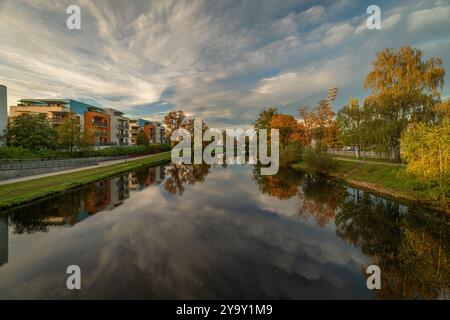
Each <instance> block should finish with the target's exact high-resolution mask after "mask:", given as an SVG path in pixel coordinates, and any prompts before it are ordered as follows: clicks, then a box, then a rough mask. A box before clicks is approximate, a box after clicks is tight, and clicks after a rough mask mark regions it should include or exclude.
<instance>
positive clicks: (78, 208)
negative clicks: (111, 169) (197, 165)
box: [0, 166, 165, 266]
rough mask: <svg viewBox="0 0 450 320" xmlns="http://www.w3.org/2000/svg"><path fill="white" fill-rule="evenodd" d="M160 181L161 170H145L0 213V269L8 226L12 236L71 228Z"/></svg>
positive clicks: (6, 250) (4, 258)
mask: <svg viewBox="0 0 450 320" xmlns="http://www.w3.org/2000/svg"><path fill="white" fill-rule="evenodd" d="M164 177H165V166H158V167H154V168H145V169H142V170H139V171H137V172H133V173H130V174H126V175H123V176H119V177H113V178H107V179H103V180H101V181H98V182H95V183H92V184H90V185H89V186H86V187H84V188H80V189H77V190H73V191H70V192H67V193H64V194H61V195H57V196H54V197H50V198H47V199H44V200H42V201H38V202H35V203H33V204H31V205H29V206H26V207H19V208H17V209H12V210H9V211H7V212H4V213H0V266H2V265H4V264H6V263H7V262H8V256H9V233H8V232H9V225H10V226H11V228H12V232H13V233H16V234H22V233H33V232H47V231H49V228H50V227H61V226H73V225H75V224H77V223H79V222H81V221H83V220H85V219H86V218H88V217H90V216H92V215H94V214H96V213H98V212H102V211H111V210H113V209H115V208H116V207H118V206H120V205H122V204H123V203H124V201H126V200H127V199H129V198H130V191H141V190H144V189H145V188H147V187H149V186H151V185H155V184H159V183H161V182H162V181H163V180H164ZM8 221H9V225H8Z"/></svg>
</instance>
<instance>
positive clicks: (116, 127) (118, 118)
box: [105, 108, 130, 145]
mask: <svg viewBox="0 0 450 320" xmlns="http://www.w3.org/2000/svg"><path fill="white" fill-rule="evenodd" d="M105 113H106V114H108V115H109V116H110V122H111V135H110V136H111V138H110V142H111V143H112V144H116V145H128V144H129V139H130V138H129V126H130V121H129V120H130V119H128V118H127V117H125V116H124V115H123V112H121V111H118V110H115V109H111V108H109V109H105Z"/></svg>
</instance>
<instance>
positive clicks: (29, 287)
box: [0, 164, 450, 299]
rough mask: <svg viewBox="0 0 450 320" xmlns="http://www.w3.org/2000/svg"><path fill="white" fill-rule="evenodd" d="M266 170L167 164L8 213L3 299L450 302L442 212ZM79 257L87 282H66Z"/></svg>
mask: <svg viewBox="0 0 450 320" xmlns="http://www.w3.org/2000/svg"><path fill="white" fill-rule="evenodd" d="M258 172H259V171H258V168H255V167H252V166H248V165H247V166H240V165H230V166H228V167H220V166H217V167H210V166H206V165H196V166H186V165H175V164H166V165H162V166H157V167H150V168H145V169H142V170H139V171H136V172H130V173H129V174H125V175H122V176H118V177H112V178H108V179H104V180H102V181H98V182H95V183H92V184H90V185H87V186H85V187H82V188H79V189H76V190H71V191H68V192H65V193H62V194H59V195H57V196H53V197H49V198H46V199H43V200H40V201H37V202H34V203H31V204H28V205H25V206H21V207H17V208H13V209H10V210H8V211H5V212H2V213H0V298H1V299H21V298H26V299H35V298H39V299H99V298H104V299H117V298H144V299H213V298H215V299H402V298H408V299H409V298H424V299H436V298H440V299H448V298H450V295H449V292H450V291H449V289H450V221H449V218H448V217H446V216H445V215H443V214H442V213H437V212H431V211H429V210H426V209H423V208H420V207H417V206H414V205H410V204H401V203H398V202H396V201H393V200H388V199H385V198H382V197H379V196H376V195H374V194H371V193H368V192H364V191H362V190H358V189H355V188H350V187H348V186H345V185H343V184H340V183H338V182H334V181H330V180H326V179H323V178H317V177H312V176H309V175H307V174H304V173H300V172H297V171H294V170H292V169H280V171H279V173H278V174H277V175H276V176H261V175H259V174H258ZM69 265H77V266H79V268H80V270H81V289H80V290H69V289H68V288H67V286H66V280H67V278H68V277H69V275H68V274H67V273H66V269H67V267H68V266H69ZM369 265H377V266H379V268H380V271H381V289H379V290H377V289H375V290H369V289H368V287H367V284H366V279H367V277H368V276H369V275H368V274H367V273H366V268H367V266H369Z"/></svg>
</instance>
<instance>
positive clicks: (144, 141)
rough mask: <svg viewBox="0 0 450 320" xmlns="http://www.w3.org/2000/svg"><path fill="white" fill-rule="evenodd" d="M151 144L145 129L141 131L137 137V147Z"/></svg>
mask: <svg viewBox="0 0 450 320" xmlns="http://www.w3.org/2000/svg"><path fill="white" fill-rule="evenodd" d="M149 143H150V142H149V140H148V137H147V135H146V134H145V131H144V130H143V129H140V130H139V132H138V134H137V136H136V144H137V145H139V146H140V145H145V146H146V145H148V144H149Z"/></svg>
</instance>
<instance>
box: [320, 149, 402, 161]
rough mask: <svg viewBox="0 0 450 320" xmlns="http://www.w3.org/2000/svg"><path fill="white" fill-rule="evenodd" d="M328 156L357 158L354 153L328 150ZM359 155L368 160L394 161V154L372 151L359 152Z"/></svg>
mask: <svg viewBox="0 0 450 320" xmlns="http://www.w3.org/2000/svg"><path fill="white" fill-rule="evenodd" d="M327 152H328V153H329V154H332V155H335V156H347V157H357V153H356V151H351V150H328V151H327ZM359 155H360V157H361V158H363V159H364V158H370V159H387V160H395V155H394V154H389V153H376V152H373V151H360V152H359Z"/></svg>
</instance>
